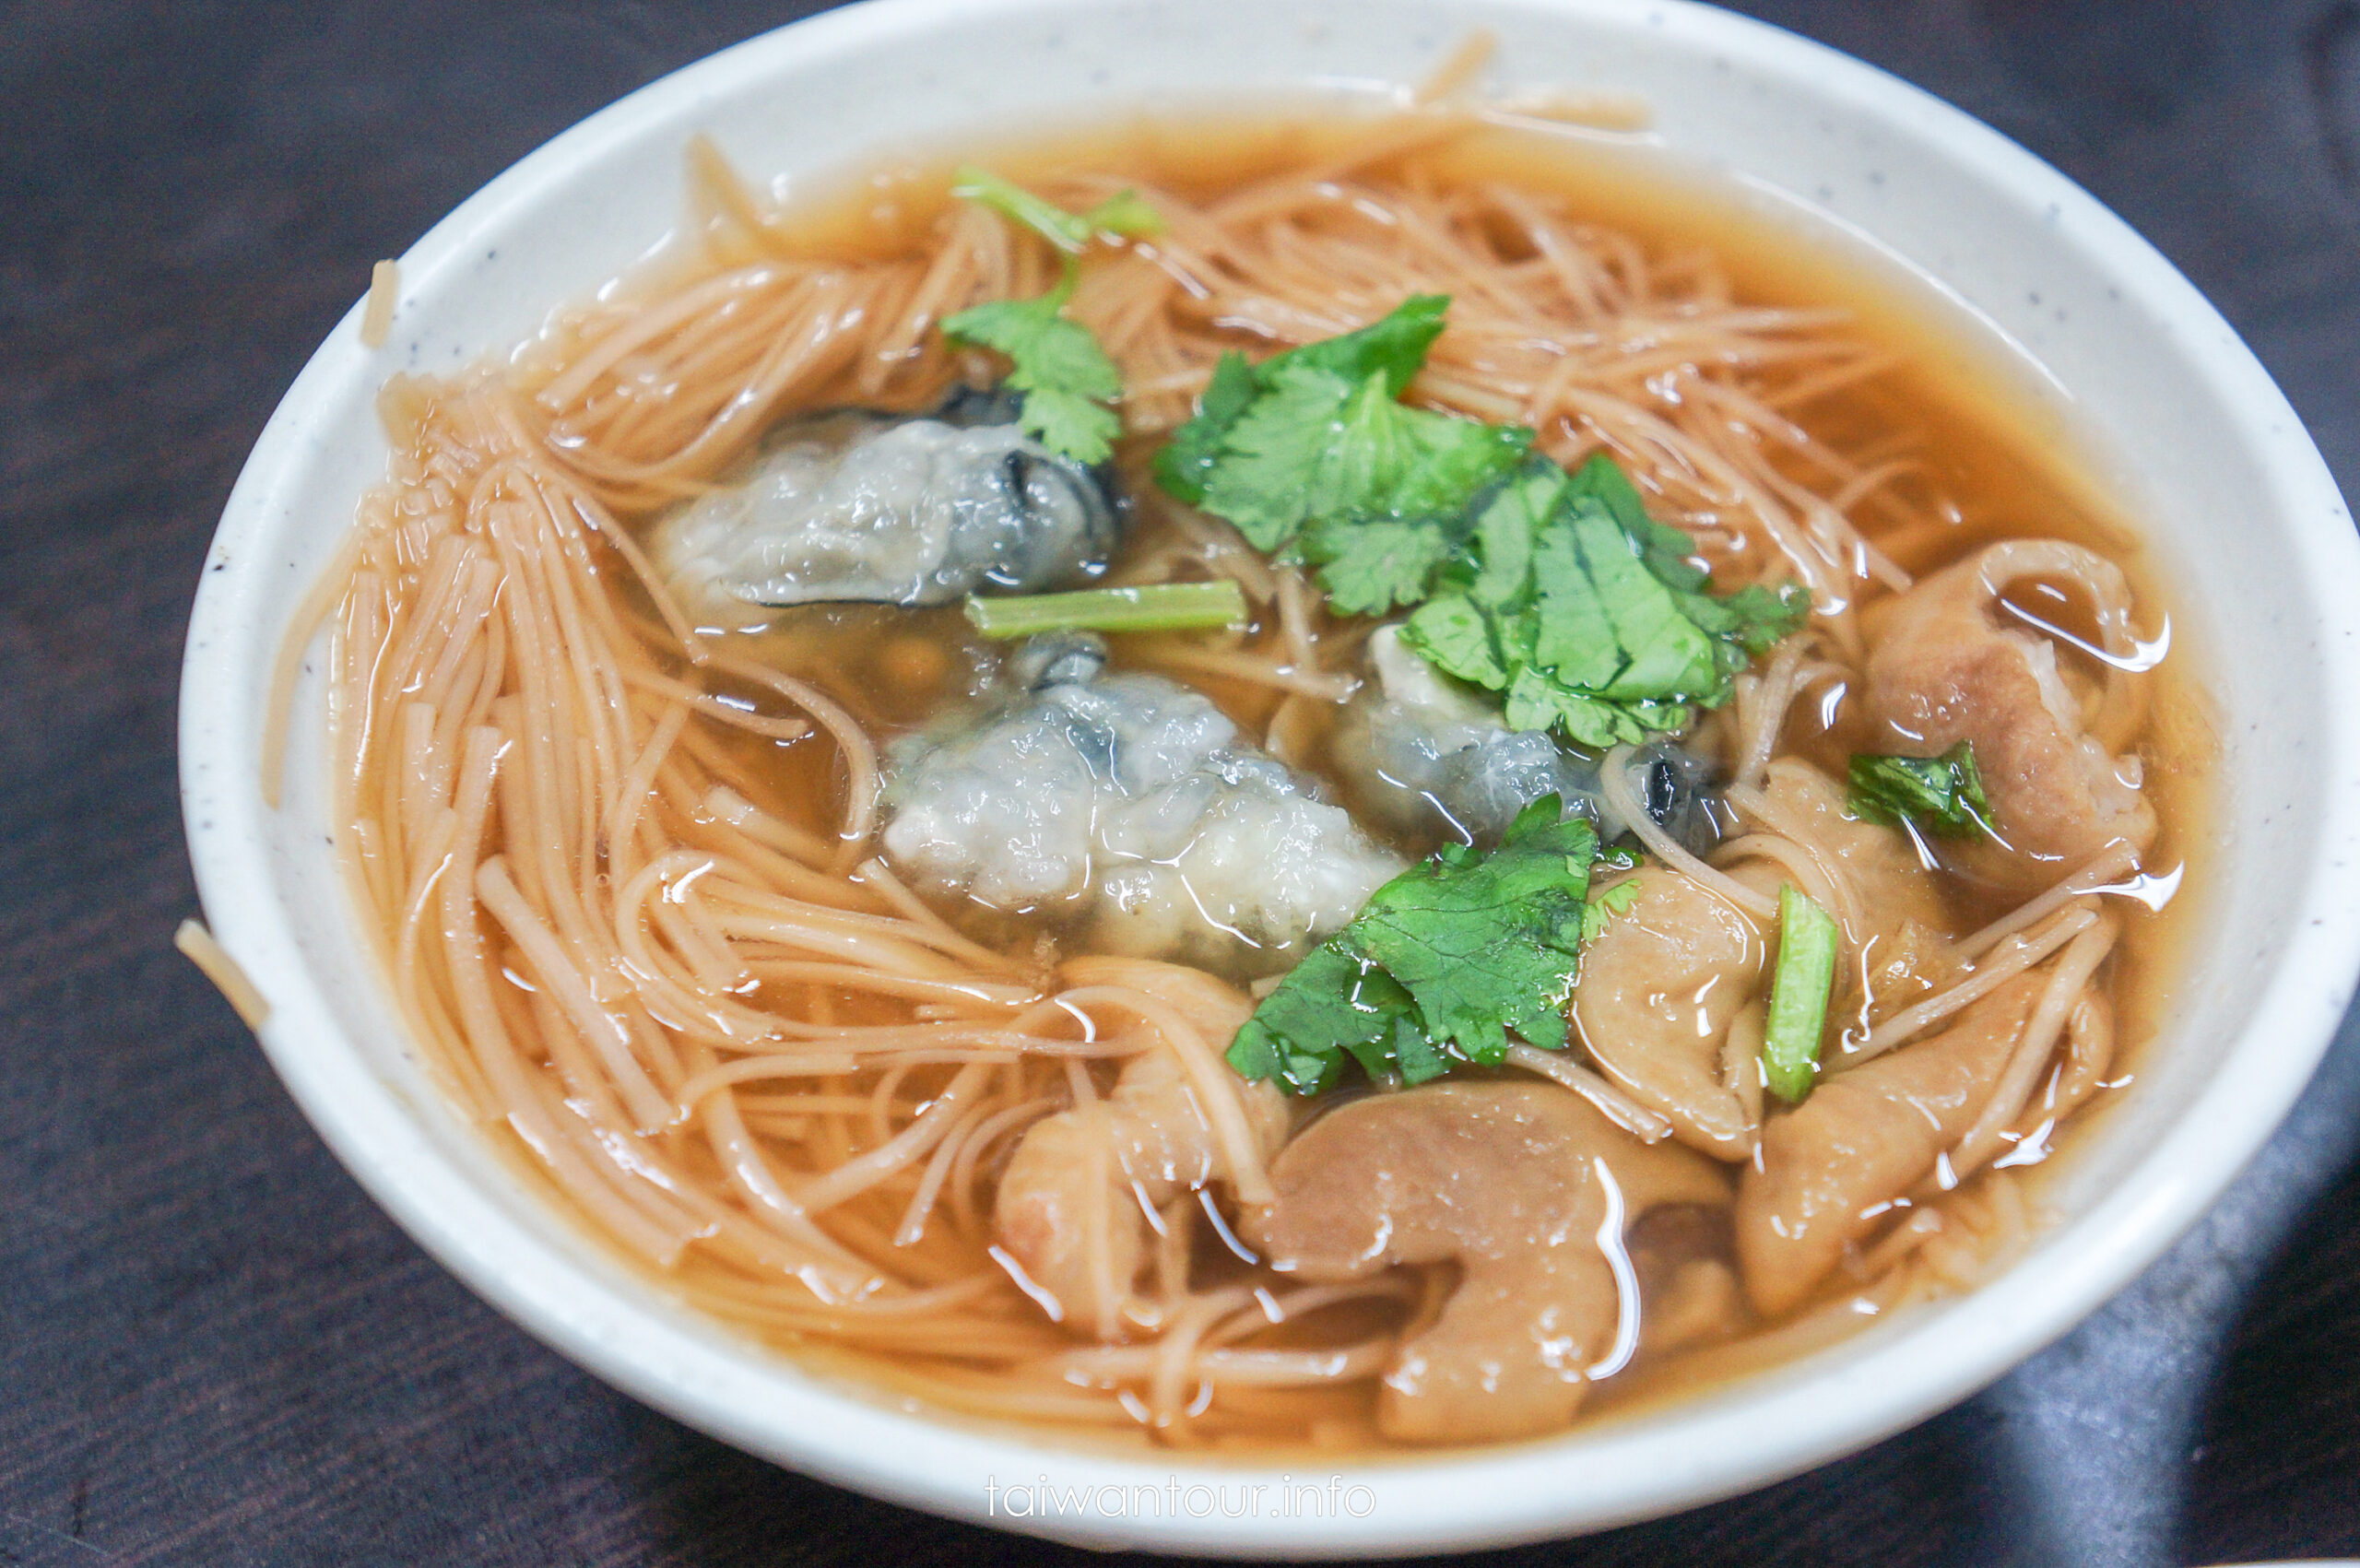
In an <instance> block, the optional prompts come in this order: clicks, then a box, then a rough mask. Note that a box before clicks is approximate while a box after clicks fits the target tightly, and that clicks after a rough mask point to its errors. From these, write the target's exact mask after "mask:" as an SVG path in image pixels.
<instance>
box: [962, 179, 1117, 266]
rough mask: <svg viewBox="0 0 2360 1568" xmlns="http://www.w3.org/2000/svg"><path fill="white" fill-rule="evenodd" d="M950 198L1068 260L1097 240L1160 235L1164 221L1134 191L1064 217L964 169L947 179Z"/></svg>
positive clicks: (1028, 195) (1010, 186) (1022, 192)
mask: <svg viewBox="0 0 2360 1568" xmlns="http://www.w3.org/2000/svg"><path fill="white" fill-rule="evenodd" d="M950 194H951V195H954V196H956V197H958V198H959V199H960V200H961V201H970V202H981V203H982V204H983V205H984V206H987V207H990V208H991V209H992V210H993V211H994V212H997V213H998V214H999V215H1000V216H1001V217H1002V218H1008V219H1009V221H1011V222H1014V223H1021V224H1022V225H1023V226H1024V227H1025V228H1027V229H1030V230H1032V232H1033V233H1035V234H1038V235H1039V236H1041V238H1043V239H1044V240H1046V241H1047V242H1049V243H1051V244H1052V245H1055V246H1056V247H1057V249H1059V250H1061V251H1064V252H1065V253H1068V255H1080V253H1082V252H1084V251H1086V250H1088V249H1089V248H1090V246H1091V242H1092V241H1094V240H1096V239H1097V238H1098V236H1099V235H1101V234H1119V235H1122V236H1123V237H1125V238H1127V239H1132V238H1139V237H1141V236H1144V235H1149V234H1161V233H1162V232H1163V219H1162V218H1161V217H1160V216H1158V215H1157V213H1156V210H1155V208H1153V207H1151V206H1148V204H1147V203H1146V201H1145V200H1144V199H1142V198H1141V197H1140V195H1139V193H1138V192H1137V191H1122V192H1118V193H1117V194H1115V195H1112V196H1109V197H1108V198H1107V199H1106V200H1104V201H1103V202H1100V203H1099V204H1098V205H1097V206H1093V207H1091V209H1090V210H1089V211H1088V212H1068V211H1067V210H1066V209H1065V208H1063V207H1061V206H1057V205H1056V203H1054V202H1045V201H1043V200H1042V199H1041V198H1040V197H1039V196H1036V195H1033V194H1032V192H1030V191H1028V190H1026V189H1025V188H1024V187H1023V186H1021V185H1018V184H1015V183H1011V182H1009V181H1007V180H1003V179H1001V178H1000V177H999V176H998V175H997V174H995V173H993V172H992V171H990V170H988V169H978V168H976V167H975V166H974V165H973V164H972V163H970V164H964V165H962V166H961V167H960V168H959V169H957V170H956V171H953V172H952V174H951V176H950Z"/></svg>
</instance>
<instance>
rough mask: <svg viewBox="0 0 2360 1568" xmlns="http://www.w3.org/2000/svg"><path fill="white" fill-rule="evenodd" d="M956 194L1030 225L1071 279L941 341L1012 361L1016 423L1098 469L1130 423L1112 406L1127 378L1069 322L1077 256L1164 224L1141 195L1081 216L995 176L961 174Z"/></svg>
mask: <svg viewBox="0 0 2360 1568" xmlns="http://www.w3.org/2000/svg"><path fill="white" fill-rule="evenodd" d="M950 194H951V195H954V196H959V197H962V198H964V199H966V200H969V201H977V202H981V203H983V204H984V205H985V206H988V207H990V208H991V209H992V210H994V211H995V212H997V213H999V214H1000V215H1001V216H1003V217H1005V218H1009V220H1010V221H1012V222H1015V223H1019V224H1021V225H1023V226H1024V227H1025V228H1027V229H1030V230H1032V231H1033V232H1034V233H1036V234H1038V235H1040V236H1041V237H1042V238H1043V239H1044V240H1046V241H1048V242H1049V243H1051V244H1053V245H1055V246H1056V247H1057V248H1058V249H1059V250H1060V251H1063V252H1064V253H1066V263H1065V278H1064V281H1062V282H1060V283H1059V284H1058V285H1057V286H1056V288H1055V289H1050V290H1049V292H1047V293H1046V294H1044V295H1042V296H1041V297H1040V298H1038V299H1035V300H994V301H988V302H986V303H985V304H981V305H975V306H973V307H971V308H969V309H967V310H963V311H961V312H958V313H957V314H956V315H953V316H950V317H947V318H946V319H945V320H944V321H943V324H942V335H943V336H944V337H946V338H948V339H950V341H951V342H953V343H962V344H965V345H966V346H968V347H969V348H992V349H997V351H998V352H1000V353H1002V354H1005V355H1006V356H1008V360H1009V367H1010V368H1009V374H1008V384H1009V386H1012V387H1014V388H1015V389H1016V390H1017V391H1019V392H1021V393H1022V394H1023V395H1024V401H1023V406H1022V407H1021V411H1020V412H1019V413H1018V415H1017V426H1018V428H1019V429H1020V430H1022V431H1023V432H1024V433H1025V434H1026V435H1028V436H1030V437H1032V439H1033V440H1034V441H1037V442H1040V443H1041V444H1042V445H1043V446H1045V447H1047V448H1048V449H1049V450H1050V451H1052V452H1055V453H1058V454H1062V455H1064V456H1067V457H1070V458H1072V459H1073V460H1074V461H1075V462H1077V463H1079V464H1081V465H1082V466H1084V467H1095V466H1097V465H1099V464H1101V463H1103V462H1105V461H1106V460H1107V459H1108V458H1109V457H1111V456H1113V455H1114V450H1115V445H1114V443H1115V437H1116V436H1118V435H1120V434H1122V431H1123V421H1122V419H1121V417H1120V416H1119V415H1117V414H1116V413H1115V411H1114V410H1113V409H1112V408H1109V407H1104V405H1106V404H1108V403H1111V402H1113V401H1114V400H1115V398H1117V397H1120V396H1121V395H1122V393H1123V374H1122V372H1121V371H1118V370H1116V369H1115V361H1114V360H1110V359H1108V358H1107V357H1106V350H1105V349H1104V348H1103V347H1102V346H1101V345H1100V344H1099V341H1098V339H1097V338H1096V337H1095V336H1091V331H1090V329H1089V328H1088V327H1086V326H1084V325H1082V324H1080V322H1078V321H1071V320H1068V318H1067V317H1066V316H1065V314H1064V313H1063V312H1064V310H1065V303H1066V301H1068V299H1071V298H1072V297H1073V289H1074V278H1075V263H1074V258H1075V257H1076V256H1077V255H1079V254H1080V253H1082V252H1083V251H1085V250H1087V249H1089V247H1090V243H1091V241H1092V240H1093V239H1095V238H1096V237H1097V235H1098V234H1099V233H1100V232H1101V231H1104V232H1109V233H1119V234H1141V233H1153V232H1156V231H1157V230H1161V228H1162V219H1161V218H1157V217H1156V215H1155V209H1154V208H1152V207H1150V206H1148V205H1147V203H1146V202H1144V201H1142V200H1140V199H1139V196H1138V195H1137V194H1136V193H1133V192H1130V191H1125V192H1123V193H1121V194H1120V195H1115V196H1114V197H1111V198H1110V199H1108V200H1106V201H1103V202H1101V203H1100V204H1099V205H1098V206H1094V207H1092V208H1091V210H1090V211H1088V212H1086V213H1081V214H1075V213H1070V212H1068V211H1066V210H1065V209H1064V208H1063V207H1060V206H1055V205H1054V204H1052V203H1049V202H1045V201H1043V200H1042V199H1041V198H1040V197H1039V196H1036V195H1033V194H1032V192H1030V191H1027V190H1025V189H1024V188H1023V187H1021V186H1020V185H1015V184H1011V183H1009V182H1008V181H1006V180H1003V179H1001V178H1000V177H999V176H998V175H997V174H994V173H991V172H990V171H987V170H983V169H975V168H972V167H971V168H963V169H961V170H960V171H958V173H957V174H956V175H955V176H953V180H952V184H951V188H950Z"/></svg>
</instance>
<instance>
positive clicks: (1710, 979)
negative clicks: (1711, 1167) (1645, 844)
mask: <svg viewBox="0 0 2360 1568" xmlns="http://www.w3.org/2000/svg"><path fill="white" fill-rule="evenodd" d="M1624 890H1627V891H1624ZM1604 907H1605V908H1606V909H1607V910H1608V911H1610V912H1612V913H1609V914H1607V915H1606V918H1605V924H1604V926H1603V928H1602V929H1601V930H1600V931H1599V934H1598V935H1597V936H1595V937H1591V938H1590V940H1589V941H1588V942H1587V943H1585V944H1584V945H1583V948H1582V965H1581V981H1580V984H1579V985H1578V986H1577V987H1576V988H1575V992H1574V1008H1573V1021H1574V1028H1575V1031H1576V1032H1578V1033H1579V1034H1580V1036H1581V1041H1582V1043H1583V1044H1584V1045H1585V1046H1587V1048H1588V1050H1589V1054H1590V1056H1591V1058H1592V1059H1593V1060H1595V1061H1596V1062H1597V1063H1598V1066H1599V1070H1601V1071H1602V1072H1604V1073H1605V1074H1606V1076H1607V1077H1608V1078H1609V1079H1611V1080H1612V1081H1613V1082H1614V1083H1615V1084H1616V1085H1618V1086H1619V1087H1621V1088H1622V1090H1624V1091H1627V1092H1628V1093H1629V1094H1630V1096H1631V1097H1632V1098H1633V1099H1634V1100H1636V1101H1637V1102H1639V1103H1640V1104H1642V1105H1645V1106H1646V1107H1647V1108H1648V1109H1649V1110H1651V1111H1656V1112H1658V1113H1660V1114H1662V1115H1663V1116H1664V1117H1665V1118H1667V1119H1668V1120H1669V1121H1670V1123H1671V1129H1672V1134H1673V1136H1674V1137H1676V1138H1679V1139H1680V1140H1681V1142H1682V1143H1685V1144H1688V1145H1689V1146H1690V1147H1692V1148H1694V1149H1702V1150H1703V1151H1704V1152H1705V1153H1707V1154H1710V1155H1713V1156H1715V1157H1716V1158H1718V1159H1722V1160H1742V1159H1744V1158H1745V1157H1746V1156H1747V1155H1748V1154H1750V1153H1751V1152H1752V1149H1753V1121H1754V1113H1753V1111H1752V1108H1750V1106H1749V1104H1748V1102H1747V1100H1746V1098H1745V1097H1744V1096H1743V1095H1742V1094H1741V1093H1740V1086H1739V1083H1738V1081H1737V1079H1736V1077H1735V1073H1734V1072H1733V1071H1732V1070H1731V1069H1732V1067H1734V1068H1735V1069H1736V1071H1752V1070H1754V1069H1753V1064H1752V1061H1751V1060H1750V1059H1749V1060H1746V1061H1742V1062H1739V1063H1734V1064H1732V1063H1729V1062H1728V1061H1727V1060H1726V1050H1725V1047H1726V1044H1727V1042H1728V1039H1729V1026H1730V1023H1731V1021H1732V1020H1734V1019H1735V1018H1736V1017H1737V1015H1738V1013H1739V1012H1740V1010H1742V1009H1743V1008H1745V1007H1746V1006H1747V1004H1748V1003H1749V1002H1750V1001H1751V1000H1752V997H1753V994H1754V991H1755V988H1756V985H1757V983H1758V982H1759V980H1760V978H1761V974H1762V965H1763V961H1764V957H1765V956H1766V945H1765V943H1764V937H1763V933H1762V932H1761V931H1760V930H1759V929H1757V928H1756V926H1755V925H1754V923H1753V922H1752V919H1750V918H1749V917H1748V916H1747V915H1746V914H1745V913H1744V912H1743V911H1741V910H1740V909H1738V908H1737V907H1736V906H1734V905H1733V904H1731V903H1730V902H1729V901H1728V900H1726V899H1724V898H1722V897H1721V896H1720V895H1719V894H1717V893H1716V892H1715V891H1713V890H1711V889H1710V888H1707V887H1705V885H1704V884H1703V883H1701V882H1696V881H1693V880H1691V879H1690V878H1686V877H1683V876H1681V875H1680V874H1679V873H1678V872H1676V871H1670V870H1665V869H1663V868H1661V867H1648V868H1646V869H1645V870H1643V871H1640V872H1638V873H1636V874H1635V875H1634V876H1632V877H1630V878H1625V879H1624V880H1623V881H1622V882H1621V883H1619V884H1617V890H1616V891H1614V892H1613V893H1611V895H1610V896H1609V897H1608V899H1607V900H1606V902H1605V904H1604Z"/></svg>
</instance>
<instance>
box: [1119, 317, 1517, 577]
mask: <svg viewBox="0 0 2360 1568" xmlns="http://www.w3.org/2000/svg"><path fill="white" fill-rule="evenodd" d="M1449 303H1450V301H1449V299H1448V297H1447V296H1445V295H1439V294H1422V295H1415V296H1412V297H1411V298H1410V299H1409V300H1406V301H1403V302H1402V304H1401V305H1400V307H1399V308H1398V309H1397V310H1395V311H1394V312H1391V313H1390V314H1388V315H1386V316H1385V317H1384V318H1383V319H1381V320H1379V321H1376V322H1375V323H1372V324H1369V325H1368V326H1365V327H1363V328H1362V329H1361V330H1359V331H1358V332H1351V333H1346V334H1345V335H1343V336H1340V337H1331V338H1327V339H1326V340H1325V341H1322V342H1318V343H1312V344H1306V345H1304V347H1302V348H1292V349H1289V350H1287V351H1286V352H1285V353H1283V354H1279V355H1276V356H1274V357H1273V358H1271V359H1269V360H1265V361H1263V363H1261V364H1260V365H1258V366H1255V365H1248V364H1247V363H1246V362H1245V359H1244V357H1243V356H1240V355H1234V354H1225V355H1223V356H1222V357H1221V360H1220V362H1219V363H1218V364H1217V365H1215V367H1214V370H1213V377H1212V380H1211V382H1210V383H1209V384H1208V385H1207V386H1206V388H1205V394H1204V396H1203V398H1202V399H1201V400H1200V401H1199V403H1198V413H1197V416H1196V418H1195V419H1191V420H1189V421H1188V423H1186V425H1183V426H1182V427H1181V428H1180V430H1178V431H1177V432H1176V433H1175V434H1174V437H1173V439H1172V441H1171V442H1170V443H1169V444H1168V445H1166V446H1165V447H1164V449H1163V450H1162V452H1161V453H1160V454H1157V457H1156V463H1155V474H1156V478H1157V482H1158V483H1160V484H1162V486H1163V488H1164V489H1166V490H1168V491H1169V492H1170V493H1172V494H1173V495H1174V496H1176V497H1178V498H1179V499H1180V500H1182V501H1186V502H1188V503H1189V504H1191V505H1194V506H1201V507H1203V508H1204V509H1205V510H1206V511H1208V512H1210V513H1213V514H1215V515H1216V516H1220V517H1225V518H1227V519H1229V521H1230V522H1232V523H1233V524H1235V525H1237V529H1238V531H1239V532H1240V533H1242V534H1244V535H1245V537H1246V538H1247V539H1248V540H1249V541H1251V542H1252V543H1253V544H1254V545H1255V546H1256V547H1257V548H1261V549H1264V550H1270V551H1277V550H1280V549H1284V548H1287V547H1289V546H1290V545H1292V544H1293V542H1294V541H1295V539H1296V536H1298V535H1299V534H1301V533H1303V532H1304V529H1305V528H1306V527H1311V526H1316V527H1318V528H1319V529H1320V530H1321V532H1322V535H1323V536H1322V538H1321V539H1320V540H1319V541H1317V542H1316V544H1314V545H1313V546H1312V547H1311V548H1307V549H1306V550H1305V552H1304V554H1305V558H1306V559H1307V560H1311V561H1312V562H1313V564H1315V565H1316V566H1320V567H1322V568H1323V570H1322V572H1320V581H1321V584H1322V585H1323V586H1325V587H1326V588H1327V591H1328V593H1329V595H1331V596H1332V597H1334V598H1336V599H1337V601H1338V603H1339V607H1342V608H1344V609H1345V610H1346V612H1347V613H1367V612H1371V611H1382V610H1385V609H1387V608H1389V607H1392V606H1393V605H1395V604H1408V603H1414V602H1416V601H1417V600H1418V599H1421V598H1422V597H1424V596H1425V594H1426V592H1427V587H1428V579H1429V578H1430V577H1431V575H1432V572H1433V570H1434V568H1436V567H1439V566H1440V565H1441V564H1442V562H1443V561H1444V560H1445V559H1446V557H1447V554H1448V547H1451V546H1455V544H1456V543H1457V535H1458V534H1460V533H1463V532H1464V519H1465V514H1466V512H1467V509H1468V503H1469V501H1470V500H1471V499H1472V498H1473V497H1474V496H1475V495H1476V494H1477V493H1478V492H1480V491H1481V490H1482V489H1485V488H1487V487H1489V486H1491V485H1493V484H1494V483H1496V482H1497V481H1498V480H1500V479H1501V478H1503V477H1505V476H1507V475H1508V474H1509V473H1510V472H1512V471H1513V470H1514V469H1515V468H1516V466H1517V465H1518V463H1520V462H1521V461H1522V460H1523V457H1524V454H1525V453H1526V451H1527V450H1528V448H1529V447H1530V446H1531V444H1532V432H1531V431H1529V430H1524V429H1522V428H1520V427H1516V426H1500V425H1489V424H1485V423H1483V422H1482V421H1481V420H1477V419H1459V418H1457V417H1456V416H1453V415H1448V414H1438V413H1434V412H1433V411H1431V410H1428V409H1422V408H1411V407H1407V406H1406V405H1404V404H1402V403H1401V402H1400V401H1399V399H1400V396H1401V394H1402V392H1403V390H1404V389H1405V388H1407V387H1408V385H1409V383H1410V379H1411V378H1412V377H1414V376H1415V375H1416V374H1417V372H1418V370H1419V367H1420V366H1421V365H1422V364H1423V363H1424V361H1425V356H1426V350H1427V349H1428V348H1431V347H1432V346H1433V344H1434V338H1435V336H1437V335H1439V334H1440V333H1441V331H1442V326H1443V312H1444V311H1445V309H1447V308H1448V306H1449ZM1348 525H1375V526H1377V527H1378V528H1379V530H1380V534H1379V536H1378V537H1376V538H1374V539H1371V540H1369V541H1367V542H1365V543H1360V544H1355V543H1353V542H1351V540H1349V539H1348V537H1347V536H1346V535H1345V533H1344V532H1343V530H1344V528H1345V527H1347V526H1348ZM1399 525H1427V526H1422V527H1421V526H1411V527H1407V528H1405V527H1402V526H1399ZM1418 562H1423V565H1424V569H1423V570H1422V571H1420V570H1418V567H1417V564H1416V563H1418Z"/></svg>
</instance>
